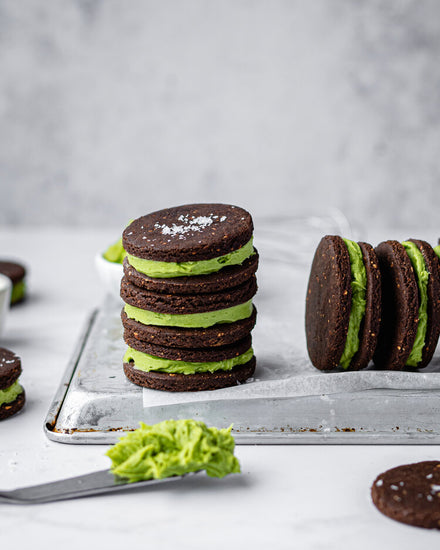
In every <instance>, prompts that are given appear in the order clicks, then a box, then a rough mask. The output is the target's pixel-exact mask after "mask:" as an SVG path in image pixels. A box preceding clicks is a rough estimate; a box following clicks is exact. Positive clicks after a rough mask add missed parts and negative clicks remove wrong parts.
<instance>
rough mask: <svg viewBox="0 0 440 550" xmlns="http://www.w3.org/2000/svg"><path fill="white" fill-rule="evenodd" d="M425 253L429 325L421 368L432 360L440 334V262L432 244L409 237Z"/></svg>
mask: <svg viewBox="0 0 440 550" xmlns="http://www.w3.org/2000/svg"><path fill="white" fill-rule="evenodd" d="M409 240H410V241H411V242H413V243H414V244H415V245H416V246H417V248H418V249H419V250H420V252H421V253H422V255H423V259H424V260H425V265H426V270H427V271H428V273H429V279H428V289H427V290H428V311H427V313H428V325H427V327H426V336H425V345H424V346H423V351H422V360H421V361H420V363H419V364H418V365H417V368H419V369H421V368H423V367H426V365H428V363H429V362H430V361H431V359H432V356H433V354H434V351H435V349H436V347H437V342H438V338H439V334H440V265H439V264H440V262H439V259H438V257H437V254H436V253H435V252H434V250H433V249H432V246H431V245H430V244H428V243H427V242H426V241H421V240H418V239H409Z"/></svg>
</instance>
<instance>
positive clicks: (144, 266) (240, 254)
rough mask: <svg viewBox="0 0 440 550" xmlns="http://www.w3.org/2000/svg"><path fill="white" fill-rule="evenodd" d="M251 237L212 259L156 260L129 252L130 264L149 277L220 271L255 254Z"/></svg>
mask: <svg viewBox="0 0 440 550" xmlns="http://www.w3.org/2000/svg"><path fill="white" fill-rule="evenodd" d="M252 241H253V239H251V240H250V241H249V242H248V243H246V244H245V245H244V246H242V247H241V248H239V249H238V250H234V251H233V252H230V253H229V254H225V255H224V256H219V257H218V258H212V259H210V260H199V261H193V262H178V263H176V262H156V261H154V260H145V259H143V258H138V257H136V256H132V255H131V254H127V258H128V261H129V263H130V265H131V266H132V267H133V268H134V269H136V271H138V272H139V273H143V274H144V275H148V277H159V278H168V277H184V276H186V275H208V274H209V273H215V272H216V271H220V269H222V268H223V267H226V266H230V265H239V264H242V263H243V262H244V261H245V260H246V258H249V257H250V256H252V255H253V254H255V251H254V247H253V244H252Z"/></svg>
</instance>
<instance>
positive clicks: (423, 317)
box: [402, 241, 429, 367]
mask: <svg viewBox="0 0 440 550" xmlns="http://www.w3.org/2000/svg"><path fill="white" fill-rule="evenodd" d="M402 245H403V246H404V247H405V250H406V253H407V254H408V256H409V259H410V260H411V264H412V266H413V269H414V272H415V274H416V279H417V286H418V287H419V297H420V306H419V324H418V325H417V332H416V339H415V340H414V345H413V348H412V350H411V353H410V354H409V357H408V359H407V361H406V363H405V364H406V365H407V366H408V367H417V365H418V364H419V363H420V361H421V360H422V352H423V347H424V346H425V339H426V329H427V327H428V279H429V273H428V271H427V269H426V264H425V260H424V258H423V254H422V253H421V252H420V250H419V249H418V248H417V246H416V245H415V244H414V243H412V242H410V241H404V242H403V243H402Z"/></svg>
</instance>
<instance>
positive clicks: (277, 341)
mask: <svg viewBox="0 0 440 550" xmlns="http://www.w3.org/2000/svg"><path fill="white" fill-rule="evenodd" d="M256 226H257V227H258V228H259V229H258V230H256V232H255V243H256V246H257V248H258V250H259V252H260V269H259V271H258V274H257V275H258V282H259V292H258V294H257V298H256V305H257V310H258V321H257V327H256V329H255V331H254V343H255V349H256V356H257V371H256V376H258V363H259V362H260V359H261V363H264V364H265V366H266V367H267V366H269V368H270V367H271V366H273V368H274V370H276V368H277V366H278V365H279V364H280V362H284V363H288V364H290V365H291V367H292V369H294V368H295V362H296V360H297V359H295V358H298V357H300V359H301V361H302V362H303V364H305V367H304V368H305V369H306V371H307V369H310V372H312V373H313V370H314V368H313V367H312V366H311V365H310V364H309V363H308V360H307V354H306V351H305V349H306V348H305V338H304V328H303V316H304V297H305V290H306V286H307V278H308V272H309V268H310V262H311V259H312V256H313V253H314V250H315V248H316V245H317V243H318V241H319V239H320V237H321V236H322V235H323V234H325V233H339V234H343V235H346V236H352V237H354V238H355V236H354V235H353V234H352V232H351V229H350V227H349V226H348V224H346V222H345V220H344V218H343V217H342V216H340V215H338V214H336V215H334V214H332V215H329V216H327V217H325V216H324V217H323V216H321V217H317V216H315V217H308V218H303V219H301V220H299V219H298V218H296V219H277V220H264V221H263V222H261V224H259V225H257V224H256ZM293 244H294V246H293ZM121 307H122V302H118V301H117V300H115V299H114V298H111V297H110V296H109V297H107V298H106V300H105V302H104V303H103V304H102V306H101V307H99V308H98V309H96V310H94V311H93V312H92V313H91V314H90V316H89V317H88V319H87V321H86V323H85V326H84V329H83V331H82V334H81V337H80V338H79V341H78V343H77V346H76V348H75V350H74V353H73V355H72V357H71V360H70V362H69V364H68V366H67V368H66V371H65V373H64V376H63V378H62V380H61V382H60V386H59V388H58V391H57V392H56V395H55V397H54V400H53V402H52V404H51V406H50V409H49V412H48V414H47V417H46V420H45V424H44V430H45V433H46V435H47V436H48V437H49V439H51V440H54V441H58V442H63V443H79V444H84V443H86V444H108V443H114V442H115V441H117V439H118V438H119V437H120V436H121V435H122V434H123V433H124V432H126V431H130V430H134V429H136V428H137V427H138V425H139V422H140V421H143V422H146V423H147V424H153V423H155V422H159V421H161V420H165V419H170V418H174V419H178V418H195V419H199V420H203V421H204V422H206V423H207V424H208V425H214V426H217V427H227V426H229V425H231V424H233V428H232V432H233V434H234V437H235V440H236V442H237V443H238V444H302V443H306V444H310V443H317V444H325V443H327V444H336V443H337V444H340V443H346V444H390V443H398V444H431V443H432V444H439V443H440V389H439V386H438V384H437V389H436V388H435V387H434V389H426V388H425V389H424V390H415V389H404V390H403V389H368V390H364V391H345V392H342V393H332V394H326V393H325V392H324V393H322V394H320V395H303V396H297V397H288V398H286V397H282V398H278V397H276V396H275V397H273V396H272V397H270V398H264V397H261V398H258V399H248V400H223V401H219V400H216V399H215V392H210V393H212V394H213V398H212V399H209V400H207V401H202V402H197V403H180V404H174V405H165V406H154V407H149V406H144V400H143V390H142V388H139V387H138V386H136V385H134V384H132V383H131V382H129V381H128V380H127V379H126V378H125V375H124V373H123V370H122V356H123V353H124V348H125V345H124V342H123V340H122V326H121V321H120V310H121ZM432 364H433V366H432V367H431V370H432V371H433V372H440V357H439V356H438V355H436V356H435V358H434V360H433V362H432ZM347 374H349V373H347ZM323 376H325V375H323ZM330 376H331V375H330ZM437 376H438V375H437Z"/></svg>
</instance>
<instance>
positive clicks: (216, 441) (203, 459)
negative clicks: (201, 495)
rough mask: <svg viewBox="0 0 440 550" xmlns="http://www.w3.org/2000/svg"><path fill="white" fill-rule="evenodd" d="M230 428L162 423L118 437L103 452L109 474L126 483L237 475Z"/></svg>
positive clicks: (195, 422) (187, 422) (197, 423)
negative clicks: (196, 475)
mask: <svg viewBox="0 0 440 550" xmlns="http://www.w3.org/2000/svg"><path fill="white" fill-rule="evenodd" d="M234 447H235V442H234V438H233V437H232V435H231V427H229V428H226V429H221V430H219V429H217V428H208V427H207V426H206V424H204V423H203V422H200V421H197V420H164V421H163V422H159V423H158V424H155V425H153V426H147V425H146V424H144V423H143V422H141V423H140V428H139V429H137V430H135V431H134V432H131V433H128V434H127V435H126V436H125V437H121V438H120V440H119V442H118V443H116V445H114V446H113V447H111V448H110V449H109V450H108V451H107V453H106V454H107V456H108V457H109V458H110V459H111V461H112V465H111V470H112V472H113V473H114V474H115V475H117V476H120V477H123V478H126V479H128V480H129V481H130V482H136V481H142V480H147V479H162V478H165V477H171V476H179V475H183V474H187V473H189V472H197V471H199V470H206V473H207V474H208V476H211V477H219V478H221V477H224V476H225V475H227V474H232V473H240V464H239V462H238V460H237V458H236V457H235V456H234Z"/></svg>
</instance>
